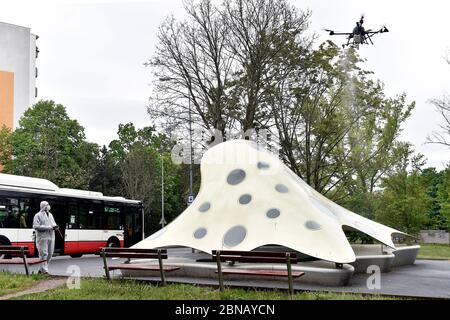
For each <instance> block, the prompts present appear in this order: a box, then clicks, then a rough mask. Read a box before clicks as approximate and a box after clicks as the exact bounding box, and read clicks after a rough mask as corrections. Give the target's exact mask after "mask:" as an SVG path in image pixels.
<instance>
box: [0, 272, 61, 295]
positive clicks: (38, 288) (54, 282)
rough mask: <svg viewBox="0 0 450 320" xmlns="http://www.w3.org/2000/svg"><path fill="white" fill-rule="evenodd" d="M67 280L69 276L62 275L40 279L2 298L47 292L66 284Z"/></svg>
mask: <svg viewBox="0 0 450 320" xmlns="http://www.w3.org/2000/svg"><path fill="white" fill-rule="evenodd" d="M66 281H67V278H60V277H58V278H51V279H49V280H42V281H39V282H38V284H37V285H35V286H33V287H31V288H29V289H26V290H23V291H19V292H14V293H10V294H7V295H5V296H1V297H0V300H8V299H13V298H19V297H22V296H25V295H28V294H34V293H40V292H45V291H48V290H52V289H56V288H58V287H61V286H62V285H64V284H66Z"/></svg>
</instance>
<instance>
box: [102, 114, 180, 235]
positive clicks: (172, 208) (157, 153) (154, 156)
mask: <svg viewBox="0 0 450 320" xmlns="http://www.w3.org/2000/svg"><path fill="white" fill-rule="evenodd" d="M173 146H174V142H173V141H172V140H171V139H170V138H169V137H167V136H166V135H164V134H161V133H158V132H156V130H155V128H154V127H144V128H142V129H136V127H135V126H134V125H133V124H132V123H127V124H121V125H119V129H118V139H116V140H113V141H111V143H110V144H109V148H110V150H109V151H108V156H109V157H110V159H111V160H113V161H114V165H113V166H112V167H113V168H116V169H118V171H119V172H120V184H121V188H122V191H123V194H124V195H125V196H126V197H129V198H132V199H138V200H142V201H143V204H144V210H145V219H146V233H151V232H153V231H156V230H157V229H159V228H160V226H159V222H160V219H161V213H162V201H161V194H162V183H161V176H162V165H164V207H165V208H164V213H165V218H166V220H167V221H168V222H170V221H171V220H172V219H174V218H175V217H176V216H177V215H178V214H180V212H181V211H182V209H181V197H180V194H181V193H182V192H181V188H180V168H179V166H178V165H175V164H173V163H172V161H171V153H170V151H171V150H172V147H173ZM111 160H110V161H111Z"/></svg>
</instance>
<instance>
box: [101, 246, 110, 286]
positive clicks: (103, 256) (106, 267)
mask: <svg viewBox="0 0 450 320" xmlns="http://www.w3.org/2000/svg"><path fill="white" fill-rule="evenodd" d="M102 258H103V267H104V268H105V274H106V279H108V280H111V276H110V275H109V268H108V263H107V261H106V255H105V248H103V249H102Z"/></svg>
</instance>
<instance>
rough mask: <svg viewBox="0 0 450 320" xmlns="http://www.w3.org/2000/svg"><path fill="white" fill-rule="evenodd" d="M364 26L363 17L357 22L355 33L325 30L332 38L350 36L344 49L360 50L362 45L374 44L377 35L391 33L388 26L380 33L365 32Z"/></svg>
mask: <svg viewBox="0 0 450 320" xmlns="http://www.w3.org/2000/svg"><path fill="white" fill-rule="evenodd" d="M363 24H364V16H362V17H361V20H359V21H358V22H356V27H355V28H354V29H353V32H335V31H333V30H329V29H324V30H325V31H327V32H329V33H330V36H348V38H347V43H344V44H343V45H342V48H345V47H346V46H348V47H352V48H355V49H359V46H360V45H363V44H369V42H370V44H373V41H372V37H373V36H374V35H376V34H377V33H385V32H389V30H388V28H386V26H383V27H382V28H381V29H380V30H378V31H373V30H371V29H369V30H365V29H364V27H363Z"/></svg>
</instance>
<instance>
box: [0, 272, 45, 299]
mask: <svg viewBox="0 0 450 320" xmlns="http://www.w3.org/2000/svg"><path fill="white" fill-rule="evenodd" d="M42 279H44V277H43V276H40V275H32V276H30V277H27V276H25V275H20V274H12V273H7V272H0V296H4V295H7V294H10V293H14V292H18V291H23V290H26V289H28V288H31V287H32V286H34V285H36V284H37V283H38V282H39V281H40V280H42Z"/></svg>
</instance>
